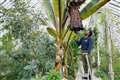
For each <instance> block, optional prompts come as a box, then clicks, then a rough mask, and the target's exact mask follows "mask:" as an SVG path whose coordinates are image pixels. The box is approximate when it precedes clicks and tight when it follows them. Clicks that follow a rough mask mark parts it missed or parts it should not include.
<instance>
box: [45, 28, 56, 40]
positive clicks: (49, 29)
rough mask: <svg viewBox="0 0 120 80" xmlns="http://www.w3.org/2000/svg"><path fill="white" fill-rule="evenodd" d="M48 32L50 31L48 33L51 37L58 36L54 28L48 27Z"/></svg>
mask: <svg viewBox="0 0 120 80" xmlns="http://www.w3.org/2000/svg"><path fill="white" fill-rule="evenodd" d="M47 31H48V33H49V34H50V35H51V36H53V37H54V38H55V37H56V36H57V32H56V31H55V30H54V29H53V28H50V27H48V28H47Z"/></svg>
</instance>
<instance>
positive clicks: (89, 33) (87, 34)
mask: <svg viewBox="0 0 120 80" xmlns="http://www.w3.org/2000/svg"><path fill="white" fill-rule="evenodd" d="M84 34H85V36H87V37H90V36H92V30H86V31H85V33H84Z"/></svg>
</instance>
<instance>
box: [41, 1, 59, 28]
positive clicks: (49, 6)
mask: <svg viewBox="0 0 120 80" xmlns="http://www.w3.org/2000/svg"><path fill="white" fill-rule="evenodd" d="M43 6H44V7H45V11H46V13H47V16H48V18H49V21H51V22H52V23H53V24H54V26H55V28H57V22H56V19H55V14H54V9H53V6H52V3H51V0H43Z"/></svg>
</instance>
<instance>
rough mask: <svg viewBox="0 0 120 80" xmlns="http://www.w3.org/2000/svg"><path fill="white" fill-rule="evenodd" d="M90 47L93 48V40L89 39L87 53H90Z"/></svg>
mask: <svg viewBox="0 0 120 80" xmlns="http://www.w3.org/2000/svg"><path fill="white" fill-rule="evenodd" d="M92 47H93V40H92V38H90V39H89V44H88V53H90V52H91V50H92Z"/></svg>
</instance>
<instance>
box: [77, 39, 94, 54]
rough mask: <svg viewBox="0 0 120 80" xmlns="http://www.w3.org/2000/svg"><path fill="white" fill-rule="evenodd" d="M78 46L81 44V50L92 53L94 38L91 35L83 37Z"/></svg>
mask: <svg viewBox="0 0 120 80" xmlns="http://www.w3.org/2000/svg"><path fill="white" fill-rule="evenodd" d="M76 43H77V45H78V46H80V45H81V50H82V51H83V52H85V53H90V52H91V50H92V47H93V40H92V38H91V37H87V38H85V37H82V38H81V39H80V40H79V41H77V42H76Z"/></svg>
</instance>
